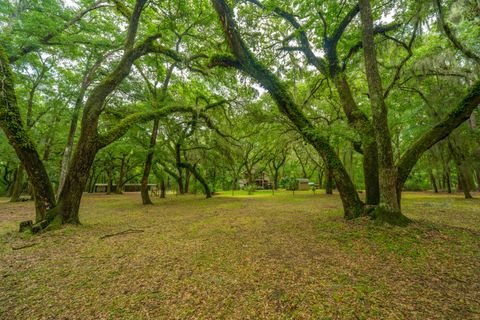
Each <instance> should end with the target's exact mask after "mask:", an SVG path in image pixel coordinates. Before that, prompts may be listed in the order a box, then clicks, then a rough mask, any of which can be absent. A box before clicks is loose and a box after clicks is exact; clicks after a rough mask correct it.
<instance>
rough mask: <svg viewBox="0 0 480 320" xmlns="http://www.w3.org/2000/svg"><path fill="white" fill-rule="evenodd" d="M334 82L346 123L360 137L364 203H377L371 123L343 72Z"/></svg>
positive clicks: (374, 141) (376, 165) (375, 164)
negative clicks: (358, 103) (357, 102)
mask: <svg viewBox="0 0 480 320" xmlns="http://www.w3.org/2000/svg"><path fill="white" fill-rule="evenodd" d="M334 83H335V87H336V89H337V92H338V95H339V97H340V101H341V103H342V107H343V111H344V112H345V115H346V116H347V119H348V123H349V124H350V126H352V127H353V128H354V129H355V130H356V131H357V132H358V133H359V134H360V136H361V139H362V141H361V145H362V153H363V162H362V164H363V177H364V184H365V203H366V204H367V205H377V204H378V203H379V202H380V186H379V181H378V179H379V176H378V150H377V142H376V140H375V133H374V130H373V126H372V123H371V122H370V121H369V120H368V118H367V116H366V115H365V114H364V113H363V112H362V111H361V110H360V109H359V108H358V106H357V104H356V102H355V100H354V98H353V95H352V92H351V90H350V85H349V84H348V82H347V79H346V76H345V74H344V73H341V74H339V75H337V76H336V77H335V79H334Z"/></svg>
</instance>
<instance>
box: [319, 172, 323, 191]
mask: <svg viewBox="0 0 480 320" xmlns="http://www.w3.org/2000/svg"><path fill="white" fill-rule="evenodd" d="M322 182H323V170H322V169H320V170H319V171H318V186H319V188H321V187H322Z"/></svg>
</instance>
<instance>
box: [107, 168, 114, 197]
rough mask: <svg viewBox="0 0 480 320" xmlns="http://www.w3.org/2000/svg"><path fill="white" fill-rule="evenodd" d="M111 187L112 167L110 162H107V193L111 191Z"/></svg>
mask: <svg viewBox="0 0 480 320" xmlns="http://www.w3.org/2000/svg"><path fill="white" fill-rule="evenodd" d="M112 187H113V177H112V168H111V167H110V164H108V169H107V194H111V193H112Z"/></svg>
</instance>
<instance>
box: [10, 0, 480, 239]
mask: <svg viewBox="0 0 480 320" xmlns="http://www.w3.org/2000/svg"><path fill="white" fill-rule="evenodd" d="M479 16H480V7H479V5H478V2H476V1H469V0H458V1H450V0H448V1H441V0H435V1H410V0H401V1H369V0H360V1H341V2H339V1H308V0H305V1H291V2H284V1H274V0H268V1H260V0H245V1H235V2H233V1H226V0H211V1H206V0H205V1H188V0H185V1H171V0H165V1H157V0H150V1H147V0H137V1H126V2H123V1H117V0H104V1H102V0H99V1H88V0H82V1H65V2H64V1H55V0H48V1H26V0H18V1H17V0H15V1H14V0H11V1H3V2H1V4H0V27H1V30H2V32H1V34H0V126H1V128H2V133H1V134H0V140H1V144H0V148H1V154H0V167H1V168H0V193H2V194H3V195H5V196H8V197H10V199H11V200H10V201H12V202H15V201H20V200H22V199H25V198H31V199H33V200H34V201H35V208H36V218H35V223H36V225H35V226H36V228H34V230H37V231H38V230H41V229H45V228H48V226H49V225H50V226H51V227H52V228H53V227H55V226H58V225H61V224H79V223H80V222H81V216H79V206H80V201H81V199H82V194H83V193H84V192H105V193H108V194H110V193H122V192H123V191H129V190H127V189H126V188H127V187H128V186H130V187H131V188H135V190H130V191H141V192H140V194H139V197H138V201H139V202H141V203H143V204H144V205H151V204H152V203H155V202H158V201H162V200H161V198H163V197H165V194H166V193H167V192H174V193H176V194H178V195H182V194H187V193H204V194H205V196H206V198H210V197H212V195H213V196H214V195H215V192H218V191H223V190H231V192H232V193H235V191H236V190H238V189H241V188H242V189H247V190H249V192H254V191H255V190H256V189H260V188H261V189H271V190H272V193H275V190H277V189H279V188H286V189H295V188H299V183H300V181H303V180H299V179H304V180H305V179H306V181H307V182H310V185H309V187H308V189H312V188H313V189H315V188H316V189H325V192H326V193H332V189H335V190H336V191H337V192H338V193H339V195H340V197H341V200H342V204H343V211H344V216H345V218H347V219H354V218H358V217H362V216H369V217H371V218H373V219H377V220H383V221H386V222H389V223H391V224H400V225H405V224H407V223H408V222H409V219H408V218H407V217H406V216H404V215H403V214H402V206H401V199H402V197H401V195H402V191H404V190H410V191H415V190H433V191H434V192H448V193H451V192H455V191H462V192H463V193H464V196H465V198H470V197H471V192H472V191H474V190H479V189H480V131H479V129H478V121H479V113H480V112H479V109H478V105H479V103H480V82H479V79H478V75H479V70H480V42H479V41H478V39H480V24H479ZM99 187H101V188H99ZM103 187H104V188H103ZM322 192H324V191H322Z"/></svg>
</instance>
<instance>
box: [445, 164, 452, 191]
mask: <svg viewBox="0 0 480 320" xmlns="http://www.w3.org/2000/svg"><path fill="white" fill-rule="evenodd" d="M445 182H446V183H447V192H448V193H452V183H451V179H450V169H447V171H446V172H445Z"/></svg>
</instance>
